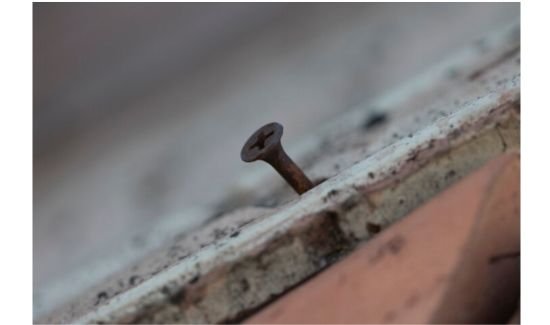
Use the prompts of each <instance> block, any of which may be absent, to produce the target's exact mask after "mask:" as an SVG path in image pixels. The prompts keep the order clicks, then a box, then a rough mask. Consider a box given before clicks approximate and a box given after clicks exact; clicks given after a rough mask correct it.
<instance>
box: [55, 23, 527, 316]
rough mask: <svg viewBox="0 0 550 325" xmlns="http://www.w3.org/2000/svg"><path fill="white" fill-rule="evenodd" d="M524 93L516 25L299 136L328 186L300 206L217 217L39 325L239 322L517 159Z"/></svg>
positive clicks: (291, 202) (270, 203) (275, 196)
mask: <svg viewBox="0 0 550 325" xmlns="http://www.w3.org/2000/svg"><path fill="white" fill-rule="evenodd" d="M480 44H482V45H480ZM519 94H520V88H519V33H518V27H517V26H515V27H514V26H512V27H511V28H510V29H506V30H504V31H502V32H499V33H497V34H494V35H491V36H489V37H487V38H486V39H483V40H482V41H481V42H478V43H476V44H475V45H474V46H473V47H470V48H467V49H465V50H464V51H462V52H459V53H457V54H456V55H455V56H454V57H453V58H451V59H450V60H449V61H446V62H444V63H443V64H442V65H441V66H438V67H435V68H434V69H432V70H430V71H428V72H427V73H426V74H425V75H423V76H420V77H419V78H417V79H414V80H412V81H411V82H410V83H408V84H405V85H404V86H403V87H401V88H398V89H396V90H393V91H391V92H389V93H388V94H387V95H385V96H383V97H381V98H379V99H377V100H375V101H373V102H369V103H365V104H362V105H358V106H357V107H355V108H353V109H352V110H350V111H349V112H347V113H346V114H345V115H344V116H342V118H340V119H337V120H335V121H333V122H331V123H329V124H328V125H327V126H325V127H321V128H320V130H319V131H318V133H317V134H314V135H313V136H312V137H311V138H306V139H305V140H304V142H302V145H301V148H299V149H300V151H301V152H302V153H303V155H304V156H305V157H306V158H305V159H304V160H305V161H306V162H308V163H307V164H306V173H307V174H308V175H310V176H312V178H313V179H317V180H322V179H326V180H325V181H324V182H323V183H321V184H320V185H318V186H317V187H315V188H314V189H312V190H311V191H309V192H307V193H305V194H304V195H303V196H301V197H300V198H299V199H293V198H292V197H289V196H287V195H288V194H287V193H288V192H287V191H280V192H279V191H277V190H275V191H274V192H272V193H271V194H269V195H266V196H265V198H264V199H262V198H258V199H257V200H256V201H253V202H250V203H251V204H254V202H259V203H260V204H259V205H264V206H265V207H264V208H261V209H260V208H255V209H253V210H249V212H248V213H245V212H244V211H241V210H236V211H234V212H233V213H232V214H231V215H230V216H228V215H222V216H221V217H219V220H216V221H214V222H220V223H223V222H224V220H229V219H230V218H235V219H234V221H231V222H229V223H228V225H230V226H226V227H225V228H223V227H222V228H216V227H215V226H213V225H215V224H213V225H211V226H210V227H209V228H208V229H205V230H204V231H209V232H211V233H212V234H213V235H214V241H213V242H212V243H210V244H209V245H205V246H202V247H200V246H199V247H196V248H191V249H189V250H187V248H182V254H181V255H179V254H176V253H174V254H176V255H174V256H177V257H176V258H174V257H170V254H169V253H170V252H174V251H178V249H174V247H185V245H182V244H183V243H184V242H185V241H186V240H188V238H187V239H186V238H179V239H176V240H175V241H174V242H173V243H171V244H170V245H168V246H166V247H162V248H160V249H159V250H157V251H156V252H154V253H153V254H151V256H150V257H149V258H147V259H144V260H143V261H139V262H138V263H136V264H135V265H134V266H132V267H131V268H128V269H126V270H122V271H121V272H120V273H118V274H115V275H113V276H112V277H111V278H110V280H108V281H105V282H103V283H100V284H99V285H97V286H96V287H94V288H92V289H90V290H89V291H88V292H87V293H86V294H85V295H83V296H82V297H80V298H79V299H76V300H75V301H74V302H73V303H71V304H69V305H68V306H66V307H64V308H62V309H60V310H59V311H57V312H55V313H54V314H52V315H51V317H50V318H47V319H46V320H45V321H46V322H60V321H76V322H180V321H181V322H208V323H210V322H223V321H233V320H238V319H240V318H242V317H245V316H246V315H248V314H250V313H251V312H252V311H254V310H255V309H256V308H258V307H260V306H261V305H263V304H265V303H268V302H269V301H271V300H272V299H273V298H274V297H276V296H277V295H280V294H281V293H283V292H285V291H286V290H288V289H289V288H292V287H293V286H295V285H297V284H299V283H300V282H301V281H303V280H305V279H307V278H308V277H309V276H311V275H313V274H315V273H316V272H318V271H320V270H322V269H323V268H324V267H325V266H327V265H329V264H331V263H333V262H334V261H336V260H338V259H339V258H340V257H342V256H343V255H345V254H346V253H347V252H349V251H350V250H352V249H353V248H354V247H355V246H356V245H357V244H358V243H359V242H361V241H362V240H366V239H369V238H370V237H371V236H372V235H373V234H374V233H376V232H378V231H380V230H381V229H383V228H384V227H386V226H387V225H389V224H390V223H392V222H394V221H396V220H399V219H400V218H401V217H403V216H404V215H406V214H407V213H409V212H410V211H412V210H413V209H414V208H416V207H417V206H419V205H420V204H422V203H423V202H425V201H426V200H428V199H430V198H431V197H433V196H434V195H436V194H437V193H439V192H441V191H442V190H443V189H445V188H446V187H448V186H450V185H451V184H453V183H454V182H456V181H457V180H458V179H460V178H462V177H463V176H464V175H466V174H468V173H469V172H471V171H472V170H474V169H476V168H478V167H480V166H481V165H483V164H484V163H485V162H486V161H487V160H489V159H491V158H492V157H495V156H497V155H499V154H500V153H502V152H506V151H510V150H517V148H518V147H519ZM382 125H384V127H381V126H382ZM262 202H264V203H262ZM256 204H258V203H256ZM246 215H248V217H245V216H246ZM235 220H239V221H240V222H241V226H237V224H238V223H235V222H236V221H235ZM232 222H233V223H232ZM220 229H221V230H220ZM216 232H217V233H218V235H219V236H215V233H216ZM216 237H217V238H216ZM183 252H185V253H183ZM136 270H142V271H140V272H135V271H136ZM132 277H134V278H132ZM136 277H137V278H136ZM132 279H134V280H135V279H142V280H143V282H141V281H142V280H140V281H137V280H135V281H132ZM244 280H246V281H244ZM260 284H261V285H260ZM117 286H119V287H117Z"/></svg>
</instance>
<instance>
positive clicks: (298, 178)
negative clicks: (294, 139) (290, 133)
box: [241, 122, 313, 194]
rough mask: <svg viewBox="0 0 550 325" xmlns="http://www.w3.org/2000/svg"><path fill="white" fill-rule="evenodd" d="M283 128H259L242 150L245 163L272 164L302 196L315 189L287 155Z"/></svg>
mask: <svg viewBox="0 0 550 325" xmlns="http://www.w3.org/2000/svg"><path fill="white" fill-rule="evenodd" d="M282 136H283V126H282V125H281V124H279V123H276V122H273V123H269V124H266V125H264V126H262V127H261V128H259V129H258V130H257V131H256V132H254V134H252V135H251V136H250V138H248V140H247V141H246V142H245V144H244V146H243V148H242V150H241V159H242V160H243V161H245V162H253V161H256V160H263V161H265V162H266V163H268V164H270V165H271V166H272V167H273V168H275V170H276V171H277V172H278V173H279V174H280V175H281V176H282V177H283V178H284V179H285V180H286V182H287V183H288V184H290V186H292V188H293V189H294V190H295V191H296V192H297V193H298V194H302V193H304V192H307V191H309V190H310V189H311V188H312V187H313V183H311V181H310V180H309V178H307V176H306V175H305V174H304V172H303V171H302V170H301V169H300V167H298V166H297V165H296V164H295V163H294V161H292V159H290V157H289V156H288V155H287V154H286V152H285V151H284V149H283V146H282V145H281V137H282Z"/></svg>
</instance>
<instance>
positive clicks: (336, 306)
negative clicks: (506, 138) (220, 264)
mask: <svg viewBox="0 0 550 325" xmlns="http://www.w3.org/2000/svg"><path fill="white" fill-rule="evenodd" d="M519 206H520V205H519V155H517V154H507V155H502V156H500V157H498V158H496V159H494V160H492V161H490V162H489V163H487V164H486V165H485V166H484V167H482V168H481V169H479V170H478V171H476V172H474V173H472V174H470V175H469V176H467V177H466V178H465V179H463V180H462V181H460V182H459V183H457V184H456V185H455V186H453V187H451V188H449V189H448V190H446V191H444V192H443V193H441V194H440V195H438V196H437V197H436V198H434V199H433V200H431V201H429V202H428V203H427V204H425V205H424V206H422V207H420V208H418V209H416V210H415V211H413V212H412V213H411V214H410V215H409V216H407V217H405V218H404V219H403V220H401V221H400V222H398V223H396V224H394V225H393V226H391V227H389V228H388V229H387V230H385V231H383V232H382V233H380V234H379V235H378V236H377V237H376V238H374V239H372V240H371V241H369V242H368V243H366V244H364V245H363V246H360V247H358V248H357V249H356V251H354V252H353V253H352V254H351V255H349V256H348V257H346V258H345V259H344V260H342V261H340V262H338V263H337V264H335V265H333V266H331V267H329V268H328V269H327V270H325V271H324V272H321V273H320V274H319V275H317V276H316V277H314V278H313V279H311V280H310V281H308V282H306V283H305V284H303V285H301V286H300V287H298V288H296V289H295V290H293V291H292V292H290V293H288V294H287V295H285V296H283V297H282V298H280V299H279V300H277V301H276V302H274V303H272V304H271V305H269V306H267V307H266V308H264V309H263V310H261V311H260V312H258V313H257V314H255V315H253V316H252V317H251V318H249V319H248V320H247V321H246V322H247V323H507V322H508V321H509V320H510V319H511V317H512V316H513V314H514V312H515V311H516V307H517V306H518V300H519V256H520V244H519ZM518 321H519V320H518Z"/></svg>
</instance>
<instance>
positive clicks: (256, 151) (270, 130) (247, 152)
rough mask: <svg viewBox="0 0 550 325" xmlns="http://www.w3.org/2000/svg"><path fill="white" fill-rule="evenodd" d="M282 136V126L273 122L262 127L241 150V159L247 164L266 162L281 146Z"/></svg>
mask: <svg viewBox="0 0 550 325" xmlns="http://www.w3.org/2000/svg"><path fill="white" fill-rule="evenodd" d="M282 136H283V126H282V125H281V124H279V123H277V122H273V123H269V124H266V125H264V126H262V127H261V128H259V129H258V130H257V131H256V132H254V134H252V135H251V136H250V138H248V140H247V141H246V142H245V144H244V146H243V148H242V149H241V159H242V160H243V161H245V162H252V161H256V160H264V159H265V158H266V157H267V156H269V154H271V153H272V152H273V150H274V149H275V148H277V147H278V146H280V145H281V138H282Z"/></svg>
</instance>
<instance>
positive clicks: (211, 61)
mask: <svg viewBox="0 0 550 325" xmlns="http://www.w3.org/2000/svg"><path fill="white" fill-rule="evenodd" d="M33 16H34V17H33V34H34V35H33V47H34V59H33V60H34V62H33V71H34V72H33V74H34V75H33V98H34V114H33V125H34V126H33V127H34V190H33V191H34V199H33V200H34V201H33V203H34V204H33V210H34V216H33V239H34V241H33V250H34V254H33V262H34V263H33V284H34V313H35V316H37V315H40V314H42V313H45V312H47V311H49V310H51V309H52V308H54V307H55V306H56V305H58V304H60V303H62V302H64V301H67V300H68V299H70V297H71V296H72V295H74V294H76V293H78V291H81V290H84V289H85V288H86V287H87V286H90V285H91V284H93V282H94V281H98V280H100V279H101V278H103V277H105V276H106V275H108V274H109V273H111V272H113V271H114V270H117V269H119V268H121V267H122V266H124V265H126V264H127V263H129V261H131V260H135V259H138V258H140V256H143V254H145V253H146V252H147V251H148V250H151V249H153V248H154V247H155V245H158V244H159V243H161V242H163V240H166V239H167V238H168V237H169V236H172V235H174V234H178V233H182V232H186V231H192V230H193V229H196V227H199V226H200V225H201V224H202V223H203V222H205V220H208V219H209V218H210V217H211V216H212V215H214V214H216V213H217V212H218V211H219V207H220V204H221V202H227V200H228V198H236V197H237V198H239V197H241V198H242V197H246V196H247V195H250V194H249V193H250V192H251V191H253V186H254V184H256V183H255V182H256V181H255V180H256V179H257V178H258V177H260V176H258V175H261V177H263V179H267V181H268V182H269V183H270V184H272V183H278V182H281V181H280V180H279V179H278V177H277V176H276V175H275V173H274V172H273V171H272V170H269V169H268V168H265V166H260V164H250V165H248V164H244V163H243V162H241V160H240V158H239V152H240V149H241V146H242V144H243V143H244V141H245V140H246V139H247V137H248V136H249V135H250V134H252V132H253V131H255V130H256V129H257V128H258V127H259V126H261V125H263V124H265V123H268V122H272V121H278V122H280V123H282V124H283V125H284V126H285V135H284V138H283V141H284V142H285V145H286V147H287V150H288V151H289V154H290V155H291V156H292V155H293V151H294V150H297V149H295V147H293V145H292V143H293V142H295V141H296V140H297V139H299V138H300V137H303V136H304V135H307V134H309V133H311V132H312V131H314V130H315V128H316V127H317V126H318V125H320V124H321V123H323V122H325V121H328V120H330V119H331V118H333V117H335V116H338V114H339V113H341V112H343V111H344V110H346V109H349V108H350V107H351V106H353V105H355V104H357V103H360V102H362V101H365V100H368V99H370V98H373V97H374V96H378V95H380V94H382V93H384V92H385V91H386V90H387V89H388V88H392V87H395V86H397V85H398V84H400V83H402V82H404V81H406V80H407V79H409V78H412V77H413V76H415V75H416V74H418V73H420V72H422V71H423V70H425V69H427V68H429V67H430V66H431V65H434V64H436V63H438V62H440V61H441V60H443V59H444V58H445V57H447V56H448V55H451V54H452V53H453V52H455V51H456V50H458V49H460V48H462V47H464V46H466V45H468V44H469V43H471V42H473V41H475V40H476V39H478V38H479V37H481V36H483V35H485V34H487V33H489V32H491V31H493V30H495V29H498V28H501V26H505V25H507V24H509V23H510V22H511V21H513V20H519V4H513V3H509V4H498V3H493V4H464V3H463V4H398V3H395V4H361V3H354V4H328V3H325V4H314V3H310V4H285V3H272V4H267V3H266V4H254V3H247V4H244V3H243V4H231V3H223V4H214V3H202V4H200V3H181V4H178V3H169V4H147V3H139V4H135V3H134V4H133V3H117V4H115V3H95V4H91V3H56V4H53V3H51V4H49V3H35V4H34V5H33ZM237 201H238V202H237V203H236V204H234V206H238V204H239V202H246V200H240V201H239V200H237Z"/></svg>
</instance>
